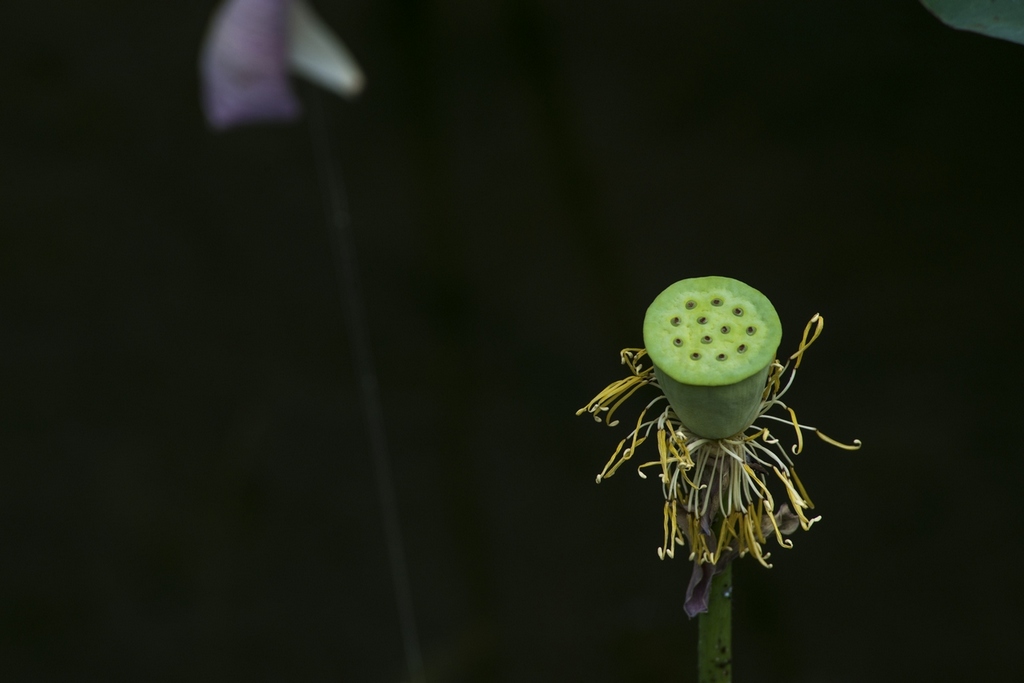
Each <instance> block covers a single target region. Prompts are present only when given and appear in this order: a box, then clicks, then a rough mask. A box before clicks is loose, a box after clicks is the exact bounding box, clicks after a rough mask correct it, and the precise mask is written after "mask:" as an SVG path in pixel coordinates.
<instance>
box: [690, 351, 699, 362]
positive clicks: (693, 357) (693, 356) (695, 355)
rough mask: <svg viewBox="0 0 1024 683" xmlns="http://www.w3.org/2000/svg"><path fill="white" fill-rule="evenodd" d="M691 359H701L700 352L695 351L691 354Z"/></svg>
mask: <svg viewBox="0 0 1024 683" xmlns="http://www.w3.org/2000/svg"><path fill="white" fill-rule="evenodd" d="M690 360H700V354H699V353H697V352H696V351H694V352H693V353H691V354H690Z"/></svg>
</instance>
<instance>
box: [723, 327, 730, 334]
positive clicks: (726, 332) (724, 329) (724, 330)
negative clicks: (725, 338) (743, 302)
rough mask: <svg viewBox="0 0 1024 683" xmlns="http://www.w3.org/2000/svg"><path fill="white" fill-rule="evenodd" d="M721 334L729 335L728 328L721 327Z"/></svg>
mask: <svg viewBox="0 0 1024 683" xmlns="http://www.w3.org/2000/svg"><path fill="white" fill-rule="evenodd" d="M722 334H729V326H728V325H722Z"/></svg>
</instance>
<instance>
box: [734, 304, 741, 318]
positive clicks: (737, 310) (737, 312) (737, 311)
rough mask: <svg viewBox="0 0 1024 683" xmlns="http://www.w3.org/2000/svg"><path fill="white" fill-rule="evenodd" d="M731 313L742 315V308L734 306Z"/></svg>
mask: <svg viewBox="0 0 1024 683" xmlns="http://www.w3.org/2000/svg"><path fill="white" fill-rule="evenodd" d="M732 314H733V315H736V316H740V315H743V309H742V308H740V307H739V306H737V307H736V308H734V309H732Z"/></svg>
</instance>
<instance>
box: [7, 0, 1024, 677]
mask: <svg viewBox="0 0 1024 683" xmlns="http://www.w3.org/2000/svg"><path fill="white" fill-rule="evenodd" d="M315 5H316V6H317V8H318V9H319V10H320V12H321V14H322V15H323V16H324V18H325V19H326V20H327V21H328V23H330V24H331V25H332V26H333V27H335V29H336V30H337V32H338V33H339V35H341V36H342V37H343V39H344V40H345V41H346V43H347V44H348V45H349V47H350V48H351V49H352V50H353V52H354V53H355V55H356V56H357V57H358V59H359V61H360V62H361V64H362V65H363V67H364V68H365V70H366V72H367V74H368V77H369V88H368V90H367V92H366V93H365V95H364V96H363V97H362V98H361V99H360V100H359V101H358V102H356V103H351V104H350V103H345V102H342V101H339V100H335V99H330V100H329V101H327V104H326V106H327V114H328V116H329V119H330V124H331V127H332V129H333V132H334V136H335V142H336V144H334V145H333V148H332V150H331V151H332V153H333V154H334V155H335V156H336V159H337V160H338V162H339V163H340V165H341V167H342V169H343V172H344V174H345V178H346V185H347V190H348V193H349V195H350V202H351V213H352V217H353V227H354V230H355V231H356V242H357V245H358V255H359V259H360V267H361V271H362V275H363V279H362V283H363V289H364V292H365V299H366V305H367V307H368V312H369V325H370V334H371V337H372V341H373V344H374V353H375V355H376V358H377V361H378V365H379V371H380V379H381V387H382V394H383V401H384V404H385V409H386V411H387V420H388V421H387V436H388V439H389V441H390V446H391V454H392V459H393V462H394V469H395V477H396V487H397V495H398V500H399V512H400V515H401V520H402V524H403V531H404V534H405V541H406V544H405V545H406V554H407V558H408V562H409V566H410V572H411V583H412V590H413V595H414V599H415V607H416V612H417V622H418V626H419V629H420V633H421V636H422V645H423V650H424V655H425V659H426V664H427V671H428V674H429V680H430V681H438V682H440V681H567V680H586V681H675V680H678V681H688V680H694V679H695V676H694V669H693V667H694V650H695V642H696V623H695V622H690V621H688V620H687V619H686V617H685V615H684V614H683V612H682V597H683V590H684V588H685V583H686V581H687V579H688V578H689V574H690V567H689V563H688V562H687V561H686V560H685V558H677V559H676V560H672V561H665V562H661V561H659V560H658V558H657V555H656V553H655V549H656V547H657V546H658V544H659V543H660V541H661V499H660V495H661V494H660V489H659V487H658V485H657V483H656V482H654V481H652V480H648V481H642V480H640V479H639V478H638V477H636V476H635V474H634V473H633V472H634V471H633V470H632V469H631V468H624V469H623V470H622V472H621V474H620V475H619V476H616V477H615V478H614V479H611V480H609V481H606V482H604V483H603V484H602V485H601V486H595V485H594V476H595V475H596V474H597V472H599V471H600V469H601V467H602V466H603V464H604V462H605V461H606V459H607V458H608V456H609V455H610V453H611V450H612V449H613V447H614V445H615V443H616V442H617V441H618V439H619V438H621V437H622V436H623V435H624V434H623V432H624V428H622V427H620V428H619V429H615V430H610V429H608V428H606V427H604V426H600V425H595V424H594V422H593V421H592V420H590V419H589V418H586V417H583V418H576V417H574V415H573V413H574V412H575V410H576V409H578V408H579V407H580V406H582V405H584V403H585V402H586V401H587V400H588V399H589V398H591V396H593V395H594V394H595V393H596V392H597V391H598V390H599V389H601V388H602V387H604V386H605V385H606V384H607V383H609V382H611V381H612V380H614V379H617V378H619V377H620V376H622V368H621V367H620V366H619V364H618V352H619V349H621V348H623V347H627V346H638V345H640V344H642V340H641V335H640V332H641V323H642V320H643V314H644V311H645V309H646V306H647V304H648V303H649V302H650V301H651V300H652V299H653V297H654V296H655V295H656V294H657V293H658V292H660V291H661V290H662V289H663V288H664V287H666V286H667V285H668V284H670V283H672V282H674V281H675V280H678V279H681V278H684V277H693V276H698V275H708V274H720V275H729V276H733V277H737V278H740V279H742V280H744V281H746V282H747V283H749V284H751V285H753V286H755V287H757V288H758V289H761V290H762V291H763V292H765V293H766V294H767V295H768V296H769V297H770V298H771V299H772V301H773V302H774V303H775V306H776V308H777V309H778V310H779V312H780V315H781V316H782V319H783V323H784V325H785V327H786V330H787V331H786V335H785V337H784V339H783V346H782V348H781V350H780V351H781V352H782V353H787V354H788V353H790V352H791V351H792V350H793V349H795V347H796V343H797V341H798V339H799V332H800V330H801V328H802V326H803V324H804V322H805V321H806V320H807V319H808V318H809V317H810V316H811V315H812V314H813V313H815V312H821V313H822V314H823V315H824V316H825V317H826V319H827V325H826V329H825V333H824V335H823V337H822V338H821V339H820V340H819V341H818V343H817V344H816V345H815V346H814V347H813V349H812V350H811V351H810V352H809V354H808V356H807V357H806V361H805V364H804V365H803V366H802V367H801V373H800V377H799V378H798V380H797V385H796V387H795V389H794V390H793V392H792V393H791V395H790V398H791V404H792V405H793V406H794V407H796V409H797V410H798V413H799V415H800V417H801V419H802V420H803V421H804V422H807V423H809V424H812V425H816V426H819V427H821V428H823V429H824V430H825V431H826V432H827V433H829V434H831V435H832V436H834V437H836V438H839V439H842V440H851V439H853V438H855V437H859V438H861V439H863V441H864V448H863V450H861V451H860V452H859V453H853V454H850V453H845V452H842V451H838V450H834V449H831V448H829V447H827V446H826V445H824V444H822V443H819V442H817V441H816V440H815V441H813V442H811V444H810V446H809V447H808V448H807V450H806V451H805V453H804V454H802V455H801V456H800V457H799V459H798V460H797V462H798V464H799V467H800V472H801V476H802V479H803V481H804V483H805V484H806V485H807V486H808V488H809V491H810V493H811V496H812V497H813V498H814V501H815V503H816V504H817V509H816V512H818V513H820V514H822V515H823V517H824V519H823V521H822V522H821V523H820V524H819V525H817V526H815V528H814V529H813V530H812V531H811V532H810V533H798V534H797V535H796V536H795V538H794V540H795V548H794V550H792V551H784V550H781V549H778V548H775V549H774V551H773V559H774V561H775V567H774V569H772V570H770V571H769V570H765V569H763V568H761V567H759V566H758V565H757V564H756V562H754V561H753V560H752V559H750V558H746V559H744V560H742V561H740V562H739V563H738V565H737V569H736V589H735V612H734V620H735V636H734V638H735V652H736V655H735V672H736V680H738V681H753V680H757V681H762V682H768V681H796V682H808V683H809V682H812V681H813V682H853V681H869V680H870V681H907V680H928V681H962V680H967V679H968V678H969V677H970V679H971V680H987V679H992V680H994V679H996V678H997V677H998V678H999V680H1024V649H1022V648H1021V647H1020V637H1021V630H1022V629H1021V627H1020V626H1019V624H1020V613H1021V609H1022V608H1024V589H1022V587H1021V582H1020V580H1019V576H1020V569H1019V566H1020V565H1019V560H1020V555H1021V552H1020V551H1021V541H1020V538H1021V534H1022V532H1024V524H1022V514H1021V510H1020V507H1019V501H1020V482H1021V476H1022V474H1024V472H1022V470H1024V467H1022V455H1021V449H1020V447H1019V443H1018V442H1019V437H1018V434H1019V433H1020V422H1019V418H1018V416H1019V415H1021V411H1022V408H1024V397H1022V393H1021V374H1022V373H1021V365H1020V358H1021V344H1022V333H1024V326H1022V325H1021V320H1020V315H1021V305H1020V302H1021V298H1022V293H1024V284H1022V282H1021V279H1020V276H1019V267H1020V257H1019V254H1020V250H1021V241H1022V238H1021V232H1020V228H1021V222H1022V217H1024V191H1022V190H1024V184H1022V183H1024V165H1022V154H1024V125H1022V124H1024V46H1018V45H1013V44H1010V43H1006V42H1001V41H997V40H993V39H988V38H984V37H981V36H978V35H974V34H967V33H961V32H957V31H954V30H952V29H949V28H947V27H945V26H943V25H942V24H940V23H939V22H938V21H937V20H936V19H934V18H933V17H932V16H931V15H929V14H928V13H927V12H926V11H925V10H924V9H923V8H922V7H920V6H919V5H918V4H917V3H916V2H913V1H912V0H900V1H894V0H871V1H868V0H847V1H845V2H821V1H820V0H787V1H785V2H781V1H780V2H765V1H764V0H732V1H730V2H700V3H698V2H689V1H687V0H671V1H667V0H646V1H644V2H637V3H616V2H605V1H602V0H589V1H588V2H565V1H563V2H549V1H546V0H522V1H513V0H504V1H496V2H479V1H473V2H470V1H464V2H452V1H449V2H425V1H415V0H406V1H395V0H380V1H377V2H369V1H367V0H357V1H354V2H344V3H342V2H338V3H331V2H326V1H320V2H316V3H315ZM213 7H214V3H213V2H202V3H176V2H173V3H172V2H138V1H137V0H136V1H129V0H93V1H92V2H88V3H72V2H57V1H47V0H36V2H31V3H28V2H26V3H10V4H9V6H7V7H5V10H4V17H3V20H2V29H0V32H2V34H3V40H2V42H0V45H2V46H0V85H2V92H0V131H2V132H0V139H2V140H3V142H2V144H0V227H2V230H0V239H2V242H0V373H2V382H0V435H2V442H0V449H2V450H0V530H2V531H0V628H2V630H0V634H2V635H0V637H2V645H0V675H2V677H3V678H4V679H5V680H19V681H30V680H31V681H35V680H43V679H44V678H49V679H51V680H69V681H70V680H85V679H90V678H91V679H96V678H102V679H104V680H140V681H141V680H197V681H201V680H210V681H219V680H342V681H381V682H392V681H400V680H402V678H403V676H404V666H403V663H402V644H401V639H400V633H399V627H398V618H397V611H396V606H395V597H394V591H393V590H392V587H391V583H390V579H389V570H388V565H387V561H386V551H385V540H384V536H383V527H382V523H381V516H380V512H379V502H378V499H377V494H376V484H375V481H374V475H373V471H374V470H373V463H372V461H371V459H370V456H369V446H368V439H367V436H366V428H365V423H364V421H363V418H362V413H361V409H360V405H359V402H358V397H357V392H356V385H355V381H354V373H353V370H352V364H351V355H350V349H349V345H348V338H349V337H348V333H347V331H346V328H345V324H344V315H343V309H342V306H341V299H340V297H339V295H338V288H337V283H336V278H335V266H334V263H333V261H332V255H331V250H330V242H329V238H328V233H327V229H326V227H325V223H324V218H323V216H324V214H323V209H322V203H321V194H320V191H319V188H318V185H317V178H316V174H315V167H314V163H313V156H312V151H311V144H310V136H309V132H308V129H307V127H306V125H305V124H303V123H300V124H296V125H290V126H270V127H255V128H248V129H244V130H237V131H233V132H229V133H227V134H214V133H211V132H209V131H208V130H207V129H206V128H205V125H204V122H203V120H202V117H201V114H200V110H199V106H198V96H197V92H198V83H197V73H196V55H197V51H198V48H199V44H200V41H201V38H202V35H203V31H204V28H205V24H206V21H207V18H208V17H209V15H210V13H211V11H212V9H213ZM304 96H305V97H308V96H309V91H308V90H306V91H304ZM642 403H643V401H640V400H634V401H633V402H632V403H631V404H630V405H628V406H627V408H626V411H625V412H624V413H623V416H624V417H625V416H627V415H634V416H635V415H636V411H637V410H639V408H640V406H641V405H642ZM780 433H784V432H780ZM649 452H651V451H649Z"/></svg>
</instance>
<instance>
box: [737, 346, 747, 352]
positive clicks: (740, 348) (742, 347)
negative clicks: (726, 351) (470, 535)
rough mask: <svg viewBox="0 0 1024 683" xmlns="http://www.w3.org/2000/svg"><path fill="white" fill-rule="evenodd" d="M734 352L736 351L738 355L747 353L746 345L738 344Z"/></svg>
mask: <svg viewBox="0 0 1024 683" xmlns="http://www.w3.org/2000/svg"><path fill="white" fill-rule="evenodd" d="M736 351H738V352H739V353H746V352H747V345H746V344H740V345H739V346H737V347H736Z"/></svg>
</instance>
